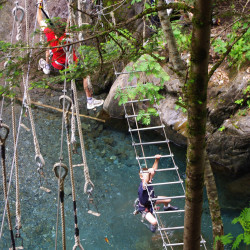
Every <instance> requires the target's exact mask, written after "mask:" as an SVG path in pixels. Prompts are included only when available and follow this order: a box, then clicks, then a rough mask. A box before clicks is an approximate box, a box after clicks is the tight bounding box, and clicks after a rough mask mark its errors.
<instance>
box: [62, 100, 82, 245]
mask: <svg viewBox="0 0 250 250" xmlns="http://www.w3.org/2000/svg"><path fill="white" fill-rule="evenodd" d="M59 100H60V102H61V103H62V101H63V100H64V101H65V103H66V104H67V105H66V107H65V117H64V122H65V130H66V139H67V148H68V159H69V170H70V181H71V188H72V201H73V209H74V218H75V245H74V246H73V250H74V249H76V248H77V247H79V248H80V249H82V250H83V247H82V245H81V243H80V238H79V228H78V224H77V223H78V221H77V209H76V194H75V179H74V172H73V164H72V151H71V143H70V131H69V110H70V108H71V105H72V100H71V98H70V97H68V96H61V97H60V98H59Z"/></svg>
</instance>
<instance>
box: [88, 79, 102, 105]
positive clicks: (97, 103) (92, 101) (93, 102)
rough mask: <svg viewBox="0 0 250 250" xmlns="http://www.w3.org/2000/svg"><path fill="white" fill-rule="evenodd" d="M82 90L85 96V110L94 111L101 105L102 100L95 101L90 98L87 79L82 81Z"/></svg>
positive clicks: (90, 93)
mask: <svg viewBox="0 0 250 250" xmlns="http://www.w3.org/2000/svg"><path fill="white" fill-rule="evenodd" d="M83 88H84V91H85V93H86V96H87V109H94V108H95V107H99V106H101V105H102V104H103V102H104V101H103V100H96V99H95V98H93V97H92V92H91V91H90V89H89V87H88V78H84V79H83Z"/></svg>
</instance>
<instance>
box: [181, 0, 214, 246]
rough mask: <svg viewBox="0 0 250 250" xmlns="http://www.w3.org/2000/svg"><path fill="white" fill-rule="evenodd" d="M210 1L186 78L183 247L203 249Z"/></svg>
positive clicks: (196, 20)
mask: <svg viewBox="0 0 250 250" xmlns="http://www.w3.org/2000/svg"><path fill="white" fill-rule="evenodd" d="M211 2H212V1H211V0H207V1H205V0H197V1H196V2H195V5H194V16H193V21H192V22H193V33H192V43H191V65H190V71H189V79H188V82H187V112H188V125H187V126H188V129H187V132H188V138H187V144H188V148H187V170H186V175H187V179H186V202H185V217H184V250H196V249H200V235H201V215H202V204H203V186H204V169H205V149H206V143H205V133H206V116H207V114H206V104H207V84H208V59H209V47H210V29H211Z"/></svg>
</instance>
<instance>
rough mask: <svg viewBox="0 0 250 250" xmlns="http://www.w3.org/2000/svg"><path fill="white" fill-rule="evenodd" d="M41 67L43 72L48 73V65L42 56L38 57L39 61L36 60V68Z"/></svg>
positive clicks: (39, 68)
mask: <svg viewBox="0 0 250 250" xmlns="http://www.w3.org/2000/svg"><path fill="white" fill-rule="evenodd" d="M41 69H42V70H43V73H44V74H46V75H49V73H50V66H49V64H48V63H47V62H46V61H45V60H44V59H43V58H41V59H39V62H38V70H41Z"/></svg>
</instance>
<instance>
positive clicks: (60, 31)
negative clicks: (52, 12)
mask: <svg viewBox="0 0 250 250" xmlns="http://www.w3.org/2000/svg"><path fill="white" fill-rule="evenodd" d="M42 8H43V0H40V1H39V2H38V14H37V21H38V23H39V25H40V28H41V30H42V31H43V32H44V34H45V36H46V38H47V42H49V46H50V47H56V46H58V45H59V44H60V42H61V41H62V40H64V39H66V38H67V37H66V34H65V31H66V23H67V20H66V19H63V18H60V19H58V21H57V22H56V24H53V25H50V27H48V25H47V23H46V22H45V20H44V19H43V13H42ZM50 53H51V54H52V60H51V64H50V63H49V58H50ZM73 61H74V62H76V63H77V61H78V58H77V56H76V55H75V52H74V51H73ZM66 63H67V62H66V53H65V51H64V49H63V48H62V47H60V48H52V49H51V50H47V51H46V60H44V59H43V58H41V59H40V60H39V66H38V68H39V69H42V70H43V72H44V73H45V74H47V75H48V74H50V72H51V70H53V71H55V72H59V70H63V69H64V68H65V65H66ZM88 78H89V77H87V78H84V79H83V88H84V91H85V93H86V97H87V109H94V108H96V107H99V106H101V105H103V103H104V100H97V99H95V98H94V97H92V91H91V90H90V89H89V87H88V81H89V79H88Z"/></svg>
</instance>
